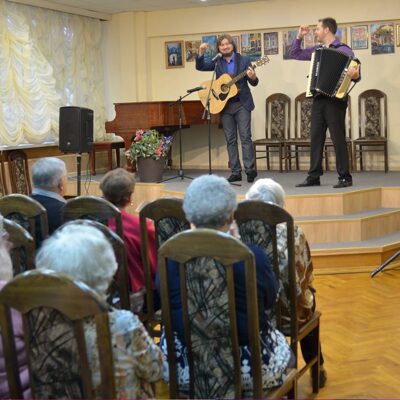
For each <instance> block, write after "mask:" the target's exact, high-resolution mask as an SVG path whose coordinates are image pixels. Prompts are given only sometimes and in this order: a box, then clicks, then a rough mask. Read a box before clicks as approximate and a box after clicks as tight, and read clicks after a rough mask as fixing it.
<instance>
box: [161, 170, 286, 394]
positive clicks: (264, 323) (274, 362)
mask: <svg viewBox="0 0 400 400" xmlns="http://www.w3.org/2000/svg"><path fill="white" fill-rule="evenodd" d="M236 208H237V201H236V194H235V192H234V191H233V189H232V187H231V185H230V184H229V183H228V181H227V180H226V179H224V178H221V177H217V176H215V175H203V176H201V177H199V178H196V179H194V180H193V182H192V183H191V184H190V185H189V187H188V189H187V190H186V193H185V198H184V201H183V209H184V211H185V214H186V218H187V219H188V220H189V222H190V223H191V224H192V225H193V227H194V228H193V229H196V228H209V229H215V230H218V231H222V232H229V230H230V225H231V223H232V221H233V215H234V212H235V210H236ZM248 247H249V248H250V249H251V250H252V251H253V252H254V255H255V260H256V276H257V295H258V296H257V297H258V307H259V309H258V313H259V321H260V332H259V333H260V344H261V351H262V354H261V356H262V363H263V365H262V373H263V387H264V389H268V388H271V387H274V386H278V385H279V384H281V383H282V382H281V380H282V375H283V374H284V372H285V371H286V369H287V367H288V366H289V365H290V363H291V361H292V353H291V350H290V348H289V346H288V344H287V342H286V340H285V338H284V336H283V335H282V334H281V333H280V332H279V331H277V330H275V329H273V328H272V327H271V326H270V324H269V321H268V320H267V317H266V314H265V310H268V309H271V308H272V307H274V305H275V301H276V297H277V290H278V282H277V280H276V277H275V275H274V273H273V271H272V268H271V264H270V262H269V260H268V258H267V257H266V255H265V253H264V252H263V250H261V249H259V248H258V247H256V246H252V245H248ZM210 256H212V255H210ZM234 280H235V296H236V314H237V325H238V335H239V344H240V346H241V373H242V382H243V390H244V392H245V394H246V393H250V392H251V390H252V374H251V367H250V366H251V354H250V352H249V348H248V335H249V332H248V330H247V311H246V295H245V292H246V291H245V276H244V268H243V263H237V264H235V265H234ZM168 282H169V289H170V298H171V307H172V319H173V321H172V322H173V329H174V332H175V334H176V337H175V345H176V350H177V352H176V357H177V364H178V370H179V374H178V375H179V377H178V378H179V386H180V390H181V391H186V390H187V389H188V385H189V367H188V364H187V363H188V359H187V355H186V351H187V350H186V346H185V345H184V333H183V321H182V304H181V297H180V286H179V265H178V263H176V262H175V261H172V260H170V261H169V263H168ZM191 287H192V286H191ZM195 287H196V285H193V287H192V290H195ZM157 288H158V289H159V288H160V282H159V279H158V280H157ZM199 295H201V294H199ZM160 345H161V349H162V351H163V353H164V354H167V346H166V340H165V337H164V335H162V337H161V340H160ZM165 367H166V368H165V374H164V379H166V380H168V373H167V371H168V365H166V366H165Z"/></svg>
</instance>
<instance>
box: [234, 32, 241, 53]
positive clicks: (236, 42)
mask: <svg viewBox="0 0 400 400" xmlns="http://www.w3.org/2000/svg"><path fill="white" fill-rule="evenodd" d="M232 39H233V41H234V42H235V44H236V51H237V52H238V53H241V52H242V42H241V41H240V36H239V35H235V36H232Z"/></svg>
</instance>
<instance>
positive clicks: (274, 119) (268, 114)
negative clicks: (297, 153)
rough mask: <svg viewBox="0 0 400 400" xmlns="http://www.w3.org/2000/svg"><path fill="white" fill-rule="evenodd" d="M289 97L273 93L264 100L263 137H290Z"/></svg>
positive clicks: (279, 138)
mask: <svg viewBox="0 0 400 400" xmlns="http://www.w3.org/2000/svg"><path fill="white" fill-rule="evenodd" d="M290 108H291V105H290V97H289V96H287V95H286V94H283V93H274V94H271V95H270V96H268V97H267V99H266V100H265V137H266V138H267V139H277V140H285V139H288V138H289V137H290Z"/></svg>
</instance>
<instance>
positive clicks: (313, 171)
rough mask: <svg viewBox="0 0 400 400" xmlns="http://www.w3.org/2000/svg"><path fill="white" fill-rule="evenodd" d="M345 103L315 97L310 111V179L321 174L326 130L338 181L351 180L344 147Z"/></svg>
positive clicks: (323, 97)
mask: <svg viewBox="0 0 400 400" xmlns="http://www.w3.org/2000/svg"><path fill="white" fill-rule="evenodd" d="M346 109H347V101H342V100H337V99H331V98H330V97H325V96H317V97H315V99H314V102H313V105H312V109H311V160H310V170H309V171H308V175H309V177H310V178H312V179H316V178H319V177H320V176H321V175H322V174H323V170H322V158H323V152H324V144H325V139H326V130H327V129H328V128H329V132H330V135H331V138H332V142H333V145H334V148H335V154H336V170H337V173H338V174H339V178H340V179H346V180H351V179H352V178H351V175H350V172H349V157H348V152H347V145H346V126H345V117H346Z"/></svg>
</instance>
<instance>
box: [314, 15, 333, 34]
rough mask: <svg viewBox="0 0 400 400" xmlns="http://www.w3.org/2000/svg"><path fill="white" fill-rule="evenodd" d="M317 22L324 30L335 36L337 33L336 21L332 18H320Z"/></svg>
mask: <svg viewBox="0 0 400 400" xmlns="http://www.w3.org/2000/svg"><path fill="white" fill-rule="evenodd" d="M318 22H321V24H322V26H323V27H324V28H328V29H329V30H330V31H331V32H332V33H333V34H336V31H337V23H336V20H335V19H333V18H330V17H328V18H322V19H320V20H318Z"/></svg>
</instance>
